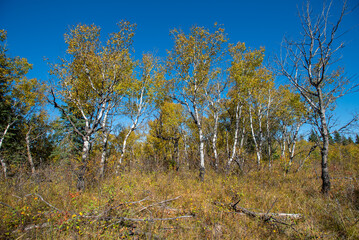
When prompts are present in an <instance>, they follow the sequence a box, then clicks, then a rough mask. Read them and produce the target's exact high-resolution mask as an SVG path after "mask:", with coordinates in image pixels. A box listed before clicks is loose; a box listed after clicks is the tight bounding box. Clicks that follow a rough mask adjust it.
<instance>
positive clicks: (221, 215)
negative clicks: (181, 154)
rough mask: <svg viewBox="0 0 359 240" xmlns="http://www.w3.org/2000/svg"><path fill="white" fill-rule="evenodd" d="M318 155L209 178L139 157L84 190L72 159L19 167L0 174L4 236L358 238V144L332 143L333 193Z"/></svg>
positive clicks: (250, 166) (250, 165)
mask: <svg viewBox="0 0 359 240" xmlns="http://www.w3.org/2000/svg"><path fill="white" fill-rule="evenodd" d="M302 144H305V141H304V142H302ZM318 157H319V153H314V154H312V156H311V157H310V159H308V162H307V163H306V165H305V167H303V168H302V169H301V170H300V171H298V172H296V171H295V167H297V165H296V164H294V165H293V171H290V172H288V173H285V172H284V171H283V164H281V162H280V161H279V160H278V161H276V162H275V164H274V166H273V167H272V169H271V170H268V169H267V168H264V169H262V170H257V168H256V164H255V160H254V158H253V159H248V161H249V160H252V161H251V162H250V161H249V163H248V164H247V165H246V168H245V169H244V170H243V172H242V171H239V170H238V169H232V171H231V172H230V173H228V174H226V173H225V172H221V173H218V172H215V171H213V170H210V171H208V173H207V178H206V181H204V182H200V181H198V180H199V179H198V174H197V171H193V170H188V169H186V167H185V166H184V167H183V168H180V169H179V170H178V171H176V170H175V169H167V170H166V169H164V168H162V170H160V169H161V168H158V169H159V170H157V171H149V170H148V166H147V167H146V166H145V165H141V166H140V167H139V166H138V165H137V167H131V168H129V167H126V169H123V171H122V172H121V173H120V175H116V174H108V176H107V177H106V178H105V179H103V180H101V181H99V179H96V178H91V179H88V180H89V184H91V186H89V187H87V188H86V190H85V191H81V192H79V191H77V190H76V178H75V177H74V176H73V175H72V174H71V171H69V170H70V169H69V168H72V166H71V163H59V164H57V165H53V166H47V167H44V168H43V169H41V170H39V173H38V176H36V177H34V176H31V175H29V174H28V172H29V171H28V170H27V169H18V172H19V174H17V175H16V176H14V177H13V178H9V179H7V180H6V181H1V183H0V184H1V189H2V191H1V196H0V199H1V205H2V206H1V208H0V214H1V216H2V218H1V220H0V223H1V224H0V226H1V229H0V232H1V238H3V239H18V238H19V239H27V238H31V239H49V238H55V239H119V238H120V239H121V238H122V239H357V238H358V237H359V230H358V229H359V228H358V224H359V223H358V222H359V184H358V176H359V167H358V166H359V146H358V145H355V144H349V145H346V146H342V145H334V146H333V151H332V153H331V154H330V157H329V159H330V170H331V172H332V173H333V174H332V190H331V193H330V194H329V195H328V196H325V195H323V194H321V193H320V178H319V176H318V174H317V172H320V165H319V164H318V163H319V162H318V159H317V158H318ZM128 166H129V165H128ZM237 202H238V203H237ZM235 203H237V205H238V206H240V207H243V208H246V209H248V210H250V211H253V212H256V213H259V212H261V213H291V214H300V215H301V216H300V217H299V218H291V217H279V216H274V218H273V219H271V218H269V217H251V216H248V215H246V214H243V213H241V212H240V211H237V212H236V211H234V209H233V205H234V204H235ZM277 220H278V221H277Z"/></svg>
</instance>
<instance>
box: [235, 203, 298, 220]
mask: <svg viewBox="0 0 359 240" xmlns="http://www.w3.org/2000/svg"><path fill="white" fill-rule="evenodd" d="M238 203H239V201H238V202H236V203H235V204H233V205H232V208H233V210H234V211H235V212H237V213H243V214H245V215H248V216H250V217H260V218H264V219H268V218H273V217H287V218H294V219H299V218H302V217H303V216H302V215H301V214H298V213H270V212H269V211H268V212H266V213H262V212H259V213H258V212H253V211H250V210H248V209H246V208H244V207H241V206H238ZM272 207H273V206H272Z"/></svg>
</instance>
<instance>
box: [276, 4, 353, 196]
mask: <svg viewBox="0 0 359 240" xmlns="http://www.w3.org/2000/svg"><path fill="white" fill-rule="evenodd" d="M332 8H333V2H330V3H329V4H327V5H323V8H322V11H321V12H320V13H319V14H317V15H315V14H314V13H313V11H312V9H311V6H310V3H309V2H307V4H306V5H304V7H303V9H302V11H301V14H300V20H301V23H302V33H301V36H302V39H299V40H297V41H290V40H288V39H284V44H283V49H284V50H285V51H284V52H285V54H282V56H280V57H279V58H277V63H278V65H279V70H280V72H281V73H282V75H284V76H285V77H287V78H288V79H289V81H290V82H291V83H292V84H293V85H294V86H295V87H296V89H297V90H298V92H299V93H300V94H301V96H302V98H303V99H304V101H306V102H307V103H308V104H309V106H310V109H311V111H312V112H313V116H315V117H316V121H315V122H317V124H316V126H314V127H317V128H318V132H319V134H320V145H319V147H320V150H321V167H322V176H321V178H322V193H324V194H328V192H329V191H330V185H331V184H330V178H329V171H328V150H329V134H330V132H329V127H328V114H329V113H330V111H331V109H332V107H333V106H334V104H335V101H336V100H337V99H338V98H340V97H342V96H344V95H346V94H347V93H349V92H351V91H353V90H354V89H356V88H357V86H358V85H357V84H353V83H352V82H351V80H352V79H350V78H348V77H347V76H346V75H345V72H344V70H343V68H341V67H339V66H338V61H339V60H340V57H339V56H338V53H339V52H340V50H341V49H342V48H343V47H344V42H341V41H340V40H339V38H340V37H341V36H342V35H343V33H342V32H341V25H342V21H343V18H344V17H345V16H346V15H347V14H348V13H349V11H348V7H347V3H346V1H344V2H343V5H342V8H341V11H340V14H339V16H337V17H336V18H335V19H333V18H334V16H333V15H331V10H332Z"/></svg>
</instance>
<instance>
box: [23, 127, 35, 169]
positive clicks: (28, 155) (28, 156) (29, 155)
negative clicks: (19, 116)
mask: <svg viewBox="0 0 359 240" xmlns="http://www.w3.org/2000/svg"><path fill="white" fill-rule="evenodd" d="M30 133H31V127H29V131H27V133H26V136H25V141H26V150H27V160H28V161H29V164H30V167H31V174H32V175H33V176H34V175H35V173H36V170H35V164H34V161H33V158H32V155H31V149H30Z"/></svg>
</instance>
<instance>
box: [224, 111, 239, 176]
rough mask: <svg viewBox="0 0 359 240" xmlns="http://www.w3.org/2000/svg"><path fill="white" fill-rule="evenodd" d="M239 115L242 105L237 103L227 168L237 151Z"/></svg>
mask: <svg viewBox="0 0 359 240" xmlns="http://www.w3.org/2000/svg"><path fill="white" fill-rule="evenodd" d="M241 115H242V105H239V104H237V107H236V125H235V130H234V141H233V147H232V154H231V157H230V158H229V160H228V163H227V170H228V169H229V167H230V166H231V163H232V161H233V159H234V158H235V156H236V153H237V145H238V132H239V121H240V118H241Z"/></svg>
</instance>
